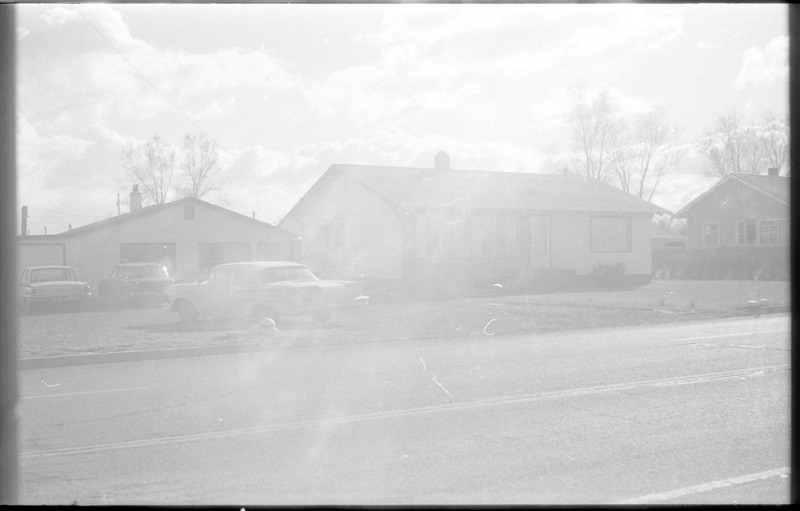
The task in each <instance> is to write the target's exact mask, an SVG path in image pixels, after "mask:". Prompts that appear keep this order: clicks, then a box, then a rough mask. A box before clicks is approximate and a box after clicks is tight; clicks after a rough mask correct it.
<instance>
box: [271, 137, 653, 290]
mask: <svg viewBox="0 0 800 511" xmlns="http://www.w3.org/2000/svg"><path fill="white" fill-rule="evenodd" d="M656 213H668V212H667V211H665V210H664V209H662V208H659V207H657V206H655V205H653V204H651V203H649V202H647V201H644V200H641V199H639V198H636V197H634V196H632V195H629V194H627V193H625V192H623V191H621V190H619V189H616V188H613V187H611V186H609V185H606V184H603V183H600V182H597V181H594V180H591V179H585V178H583V177H579V176H564V175H550V174H530V173H519V172H480V171H465V170H454V169H451V168H450V166H449V157H448V156H447V154H445V153H439V154H437V155H436V158H435V161H434V168H403V167H381V166H369V165H333V166H331V167H330V168H329V169H328V170H327V171H326V172H325V174H323V176H322V177H321V178H320V179H319V180H318V181H317V182H316V183H315V184H314V185H313V186H312V187H311V189H310V190H309V191H308V193H306V195H305V196H304V197H302V198H301V199H300V201H299V202H298V203H297V204H296V205H295V207H294V208H292V210H291V211H290V212H289V213H288V214H287V215H286V216H285V217H284V219H283V220H282V221H281V222H280V224H279V225H280V227H282V228H285V229H287V230H289V231H292V232H297V233H299V234H300V235H301V236H302V238H303V253H302V257H301V259H302V261H303V262H304V263H305V264H306V265H308V266H310V267H312V268H314V269H315V270H316V271H317V272H318V273H320V274H322V275H325V276H326V277H330V278H342V279H363V280H366V281H368V282H370V283H372V284H373V285H378V286H379V285H382V284H385V285H388V286H389V287H390V288H392V289H402V290H423V289H425V290H429V289H433V290H444V291H447V290H460V289H469V288H472V289H475V288H486V287H487V286H493V285H494V284H500V285H501V286H510V287H513V286H518V287H526V286H535V285H536V284H537V283H542V282H549V283H556V284H558V283H564V284H566V283H567V282H576V281H580V280H586V279H587V278H588V276H589V275H590V274H591V273H592V272H593V271H595V270H597V269H598V268H599V267H600V266H601V265H608V266H612V265H617V267H621V266H623V265H624V268H625V273H626V275H625V277H624V278H625V280H626V281H627V283H629V284H632V285H636V284H644V283H646V282H649V280H650V278H651V240H650V235H651V228H652V224H651V218H652V215H653V214H656ZM373 289H374V288H373Z"/></svg>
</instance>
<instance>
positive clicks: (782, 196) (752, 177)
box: [674, 174, 789, 217]
mask: <svg viewBox="0 0 800 511" xmlns="http://www.w3.org/2000/svg"><path fill="white" fill-rule="evenodd" d="M731 182H733V183H739V184H742V185H744V186H747V187H750V188H752V189H754V190H756V191H758V192H760V193H762V194H764V195H766V196H767V197H769V198H771V199H773V200H775V201H777V202H779V203H781V204H784V205H786V206H788V205H789V178H788V177H785V176H765V175H759V174H730V175H729V176H727V177H725V178H723V179H720V180H719V181H717V182H716V183H715V184H714V186H712V187H711V188H709V189H708V190H706V191H705V192H703V193H701V194H700V195H698V196H697V197H696V198H695V199H694V200H692V201H691V202H689V204H687V205H685V206H684V207H682V208H681V209H680V211H678V212H677V213H675V215H674V216H676V217H681V216H684V215H685V214H686V213H687V212H688V211H689V210H691V209H694V208H695V207H697V205H698V204H699V203H701V202H703V201H704V200H705V199H706V198H707V197H709V196H710V195H711V194H713V192H715V191H716V190H717V189H719V188H720V187H721V186H723V185H725V184H727V183H731Z"/></svg>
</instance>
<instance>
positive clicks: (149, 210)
mask: <svg viewBox="0 0 800 511" xmlns="http://www.w3.org/2000/svg"><path fill="white" fill-rule="evenodd" d="M184 204H193V205H199V206H203V207H206V208H209V209H212V210H214V211H217V212H219V213H221V214H225V215H230V216H233V217H235V218H237V219H238V220H241V221H245V222H251V223H252V224H253V226H254V227H260V228H266V229H274V230H278V231H283V233H285V234H286V235H288V236H291V237H298V235H297V234H295V233H292V232H289V231H287V230H285V229H281V228H280V227H275V226H274V225H271V224H268V223H266V222H262V221H261V220H256V219H255V218H251V217H249V216H247V215H242V214H240V213H237V212H235V211H231V210H230V209H226V208H223V207H221V206H217V205H214V204H211V203H210V202H206V201H203V200H200V199H196V198H194V197H187V198H184V199H179V200H176V201H172V202H166V203H164V204H157V205H154V206H147V207H144V208H142V209H139V210H136V211H131V212H129V213H123V214H121V215H119V216H114V217H111V218H106V219H105V220H100V221H99V222H94V223H91V224H87V225H83V226H81V227H76V228H75V229H70V230H68V231H64V232H60V233H57V234H49V235H45V236H46V237H47V238H48V239H62V238H69V237H73V236H80V235H82V234H85V233H87V232H91V231H95V230H98V229H108V228H111V227H114V226H116V225H119V224H122V223H124V222H130V221H135V220H138V219H140V218H142V217H145V216H148V215H152V214H154V213H158V212H160V211H164V210H166V209H170V208H173V207H177V206H181V205H184ZM27 237H28V238H33V237H34V236H27ZM36 237H37V238H41V237H44V236H36Z"/></svg>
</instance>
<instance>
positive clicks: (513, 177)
mask: <svg viewBox="0 0 800 511" xmlns="http://www.w3.org/2000/svg"><path fill="white" fill-rule="evenodd" d="M337 176H339V177H342V176H343V177H346V178H349V179H352V180H354V181H356V182H358V183H359V184H361V185H362V186H364V187H365V188H367V189H368V190H370V191H372V192H373V193H374V194H375V195H377V196H379V197H381V198H382V199H384V201H385V202H387V203H388V204H389V205H390V206H392V207H394V208H395V209H416V208H426V209H427V208H446V207H463V208H469V209H514V210H541V211H585V212H614V213H670V212H669V211H667V210H665V209H663V208H660V207H658V206H656V205H654V204H652V203H650V202H647V201H645V200H642V199H639V198H638V197H634V196H633V195H630V194H628V193H626V192H623V191H622V190H620V189H618V188H614V187H612V186H610V185H607V184H605V183H601V182H599V181H596V180H593V179H586V178H584V177H581V176H564V175H556V174H533V173H523V172H486V171H475V170H454V169H447V170H435V169H430V168H409V167H385V166H373V165H341V164H336V165H332V166H331V167H330V168H329V169H328V171H327V172H326V173H325V174H324V175H323V176H322V177H321V178H320V179H319V180H318V181H317V182H316V183H315V184H314V186H312V187H311V189H310V190H309V191H308V193H306V195H304V196H303V198H301V199H300V201H298V203H297V204H296V205H295V207H294V208H292V210H291V211H290V212H289V213H288V214H287V215H286V217H285V218H287V217H289V216H290V215H292V213H294V212H295V211H296V210H300V209H302V208H303V205H304V203H305V202H306V201H307V200H313V199H310V198H309V197H313V196H314V195H315V194H316V193H318V190H319V189H320V188H322V187H324V183H325V182H327V181H328V180H330V179H334V178H335V177H337Z"/></svg>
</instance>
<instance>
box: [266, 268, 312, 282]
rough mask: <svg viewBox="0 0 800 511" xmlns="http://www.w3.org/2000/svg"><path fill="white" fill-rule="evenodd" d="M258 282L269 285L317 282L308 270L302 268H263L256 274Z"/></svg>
mask: <svg viewBox="0 0 800 511" xmlns="http://www.w3.org/2000/svg"><path fill="white" fill-rule="evenodd" d="M256 276H257V277H258V280H259V281H261V282H263V283H265V284H269V283H271V282H290V281H291V282H298V281H300V282H308V281H312V280H319V279H317V277H315V276H314V274H313V273H311V271H310V270H309V269H308V268H303V267H302V266H287V267H283V268H265V269H263V270H261V271H260V272H258V273H257V274H256Z"/></svg>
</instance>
